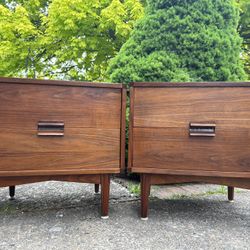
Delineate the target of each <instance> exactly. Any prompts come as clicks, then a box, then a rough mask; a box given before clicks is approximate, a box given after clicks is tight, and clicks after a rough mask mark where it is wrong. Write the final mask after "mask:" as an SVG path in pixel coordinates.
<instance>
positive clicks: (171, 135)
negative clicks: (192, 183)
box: [129, 83, 250, 178]
mask: <svg viewBox="0 0 250 250" xmlns="http://www.w3.org/2000/svg"><path fill="white" fill-rule="evenodd" d="M211 85H212V87H209V83H207V87H198V88H195V86H196V84H191V83H189V84H186V85H185V86H183V84H182V85H181V84H179V85H178V84H177V85H176V86H177V87H176V88H174V86H173V84H172V85H170V86H171V87H167V86H169V85H168V84H167V83H166V84H165V86H166V87H164V86H163V87H162V86H161V87H160V84H159V85H157V84H152V87H150V83H145V84H143V83H142V84H140V83H139V84H134V86H135V87H133V88H132V89H133V101H132V105H133V107H131V110H132V112H133V118H132V119H131V122H132V125H131V127H130V134H131V135H132V138H130V149H129V151H130V159H131V160H130V165H129V168H130V169H131V171H132V172H138V173H152V174H154V173H155V174H173V175H174V174H177V175H188V174H190V175H195V176H199V175H200V176H220V177H223V176H227V177H246V178H249V177H250V143H249V141H250V88H247V87H239V86H237V83H235V84H233V83H231V84H230V86H228V87H226V84H225V83H224V84H222V83H218V86H216V83H211ZM241 85H243V83H241ZM246 85H247V84H246ZM248 85H249V84H248ZM156 86H157V87H156ZM235 86H237V87H235ZM249 86H250V85H249ZM190 123H212V124H216V129H215V136H214V137H205V136H204V137H202V136H201V137H190V135H189V126H190Z"/></svg>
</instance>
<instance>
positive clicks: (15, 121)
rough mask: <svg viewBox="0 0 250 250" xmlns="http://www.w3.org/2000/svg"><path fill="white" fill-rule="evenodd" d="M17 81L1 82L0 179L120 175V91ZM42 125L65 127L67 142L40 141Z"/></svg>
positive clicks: (47, 138)
mask: <svg viewBox="0 0 250 250" xmlns="http://www.w3.org/2000/svg"><path fill="white" fill-rule="evenodd" d="M1 80H2V79H1ZM15 81H17V80H16V79H14V82H12V83H11V84H10V83H5V82H0V141H1V143H0V175H2V176H19V175H23V176H30V175H33V176H35V175H42V174H44V175H49V174H67V175H68V174H71V173H72V174H95V173H96V174H103V173H119V172H120V167H121V166H122V164H123V162H124V158H125V155H124V150H123V145H121V140H124V134H125V127H124V125H123V127H122V125H121V124H122V120H123V117H124V116H122V112H124V111H123V109H124V104H122V95H123V98H125V96H124V94H123V88H122V86H120V87H119V88H118V87H112V85H111V87H107V86H105V85H104V88H101V86H99V85H100V84H99V85H97V86H98V87H96V88H93V87H88V85H87V86H78V85H76V86H75V85H74V84H73V86H65V83H64V82H63V83H62V84H61V85H60V82H57V83H56V84H55V83H54V82H52V83H50V84H46V81H41V82H40V81H38V82H37V81H33V80H32V81H28V82H29V84H27V82H26V80H22V81H23V84H22V81H21V80H18V83H16V82H15ZM36 83H38V84H36ZM125 99H126V98H125ZM41 121H50V122H53V121H54V122H63V123H64V136H61V137H55V136H43V137H39V136H37V131H38V123H39V122H41ZM123 167H124V166H123Z"/></svg>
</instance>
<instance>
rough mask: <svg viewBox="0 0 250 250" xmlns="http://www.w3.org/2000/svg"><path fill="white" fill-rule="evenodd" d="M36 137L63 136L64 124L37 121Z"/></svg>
mask: <svg viewBox="0 0 250 250" xmlns="http://www.w3.org/2000/svg"><path fill="white" fill-rule="evenodd" d="M37 135H38V136H64V122H55V121H53V122H49V121H39V122H38V124H37Z"/></svg>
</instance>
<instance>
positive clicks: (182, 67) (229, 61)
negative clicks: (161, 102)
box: [108, 0, 246, 83]
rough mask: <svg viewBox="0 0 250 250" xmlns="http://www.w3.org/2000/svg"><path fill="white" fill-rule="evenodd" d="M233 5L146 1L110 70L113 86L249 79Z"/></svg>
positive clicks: (206, 0) (220, 0) (204, 0)
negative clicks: (150, 82) (141, 15)
mask: <svg viewBox="0 0 250 250" xmlns="http://www.w3.org/2000/svg"><path fill="white" fill-rule="evenodd" d="M238 22H239V10H238V8H237V6H236V4H235V2H234V1H233V0H148V6H147V9H146V13H145V16H144V17H143V18H142V19H140V21H138V23H137V25H136V27H135V29H134V31H133V32H132V34H131V36H130V38H129V40H128V41H127V42H126V43H125V44H124V45H123V47H122V48H121V50H120V52H119V54H118V55H117V56H116V58H114V59H113V60H112V61H111V64H110V66H109V69H108V73H109V74H110V78H111V80H112V81H114V82H124V83H128V82H134V81H160V82H162V81H172V82H177V81H240V80H244V79H245V78H246V74H245V72H244V69H243V65H242V63H241V60H240V54H241V43H242V40H241V38H240V36H239V34H238V33H237V27H238Z"/></svg>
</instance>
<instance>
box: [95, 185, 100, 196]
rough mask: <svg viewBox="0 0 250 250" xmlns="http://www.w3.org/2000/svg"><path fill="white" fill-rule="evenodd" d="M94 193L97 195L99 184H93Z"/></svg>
mask: <svg viewBox="0 0 250 250" xmlns="http://www.w3.org/2000/svg"><path fill="white" fill-rule="evenodd" d="M95 193H96V194H98V193H99V184H95Z"/></svg>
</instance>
